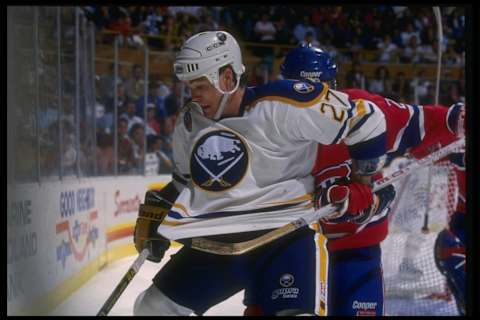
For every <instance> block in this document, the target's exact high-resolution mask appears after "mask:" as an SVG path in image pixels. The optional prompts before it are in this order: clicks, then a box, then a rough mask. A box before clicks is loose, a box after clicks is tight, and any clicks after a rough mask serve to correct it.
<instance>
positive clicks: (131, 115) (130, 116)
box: [120, 100, 155, 131]
mask: <svg viewBox="0 0 480 320" xmlns="http://www.w3.org/2000/svg"><path fill="white" fill-rule="evenodd" d="M126 105H127V107H126V112H125V113H122V114H121V115H120V117H122V118H125V119H127V121H128V129H127V130H128V131H130V129H131V128H132V126H133V125H134V124H136V123H139V124H141V125H143V123H144V121H143V119H142V118H140V117H139V116H136V115H135V102H134V101H133V100H128V101H127V102H126ZM154 107H155V106H154Z"/></svg>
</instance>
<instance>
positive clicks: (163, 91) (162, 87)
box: [156, 81, 170, 100]
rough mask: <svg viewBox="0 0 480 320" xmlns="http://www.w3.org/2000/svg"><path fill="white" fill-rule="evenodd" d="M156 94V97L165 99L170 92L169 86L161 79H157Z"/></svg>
mask: <svg viewBox="0 0 480 320" xmlns="http://www.w3.org/2000/svg"><path fill="white" fill-rule="evenodd" d="M156 94H157V96H158V97H160V98H162V99H164V100H165V98H166V97H167V96H168V95H169V94H170V88H169V87H168V86H167V85H166V84H165V83H164V82H163V81H157V91H156Z"/></svg>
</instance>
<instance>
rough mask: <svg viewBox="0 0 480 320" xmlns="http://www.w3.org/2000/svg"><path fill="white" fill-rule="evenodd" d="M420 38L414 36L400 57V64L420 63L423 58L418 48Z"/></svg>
mask: <svg viewBox="0 0 480 320" xmlns="http://www.w3.org/2000/svg"><path fill="white" fill-rule="evenodd" d="M417 39H418V38H417V37H415V36H412V37H411V38H410V41H409V42H408V45H407V46H406V47H405V49H403V51H402V53H401V55H400V62H401V63H419V62H420V59H421V58H422V53H421V52H420V50H419V47H418V40H417Z"/></svg>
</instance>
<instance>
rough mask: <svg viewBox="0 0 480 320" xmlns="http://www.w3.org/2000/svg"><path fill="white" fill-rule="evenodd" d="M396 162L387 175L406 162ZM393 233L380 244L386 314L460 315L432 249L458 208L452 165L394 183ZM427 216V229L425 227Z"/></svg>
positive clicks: (396, 160)
mask: <svg viewBox="0 0 480 320" xmlns="http://www.w3.org/2000/svg"><path fill="white" fill-rule="evenodd" d="M408 161H409V160H408V159H406V158H400V159H395V160H394V161H393V162H392V165H391V166H390V167H389V168H387V169H386V170H385V171H386V173H387V174H388V172H389V171H390V170H393V169H394V168H398V166H401V165H405V164H406V163H408ZM395 187H396V191H397V196H396V199H395V201H394V203H393V204H392V210H391V212H390V224H389V235H388V237H387V238H386V239H385V241H384V242H383V243H382V264H383V270H384V278H385V314H386V315H458V312H457V308H456V305H455V301H454V298H453V296H452V295H451V294H450V292H449V290H448V288H447V285H446V281H445V278H444V276H443V275H442V274H441V273H440V272H439V271H438V269H437V267H436V265H435V261H434V257H433V246H434V243H435V239H436V236H437V234H438V232H440V231H441V230H442V229H443V228H444V227H445V226H446V224H447V219H448V214H449V213H452V212H453V210H454V208H455V205H456V202H455V201H456V194H457V183H456V177H455V173H454V171H453V169H452V167H451V165H449V163H448V162H444V163H440V164H435V165H432V166H429V167H426V168H422V169H419V170H418V171H416V172H414V173H413V174H411V175H409V176H407V177H406V178H404V179H402V180H400V181H398V182H396V183H395ZM426 215H427V216H428V223H427V226H428V231H426V230H424V231H423V232H422V228H423V227H424V224H425V216H426Z"/></svg>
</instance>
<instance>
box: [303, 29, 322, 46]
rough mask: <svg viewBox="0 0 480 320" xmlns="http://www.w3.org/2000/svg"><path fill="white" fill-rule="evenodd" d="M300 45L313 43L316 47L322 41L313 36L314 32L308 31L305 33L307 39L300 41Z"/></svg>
mask: <svg viewBox="0 0 480 320" xmlns="http://www.w3.org/2000/svg"><path fill="white" fill-rule="evenodd" d="M299 44H300V45H308V44H311V45H312V46H314V47H317V48H318V47H320V43H319V42H318V41H317V39H315V38H314V37H313V33H312V32H311V31H308V32H306V33H305V39H304V40H303V41H302V42H300V43H299Z"/></svg>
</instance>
